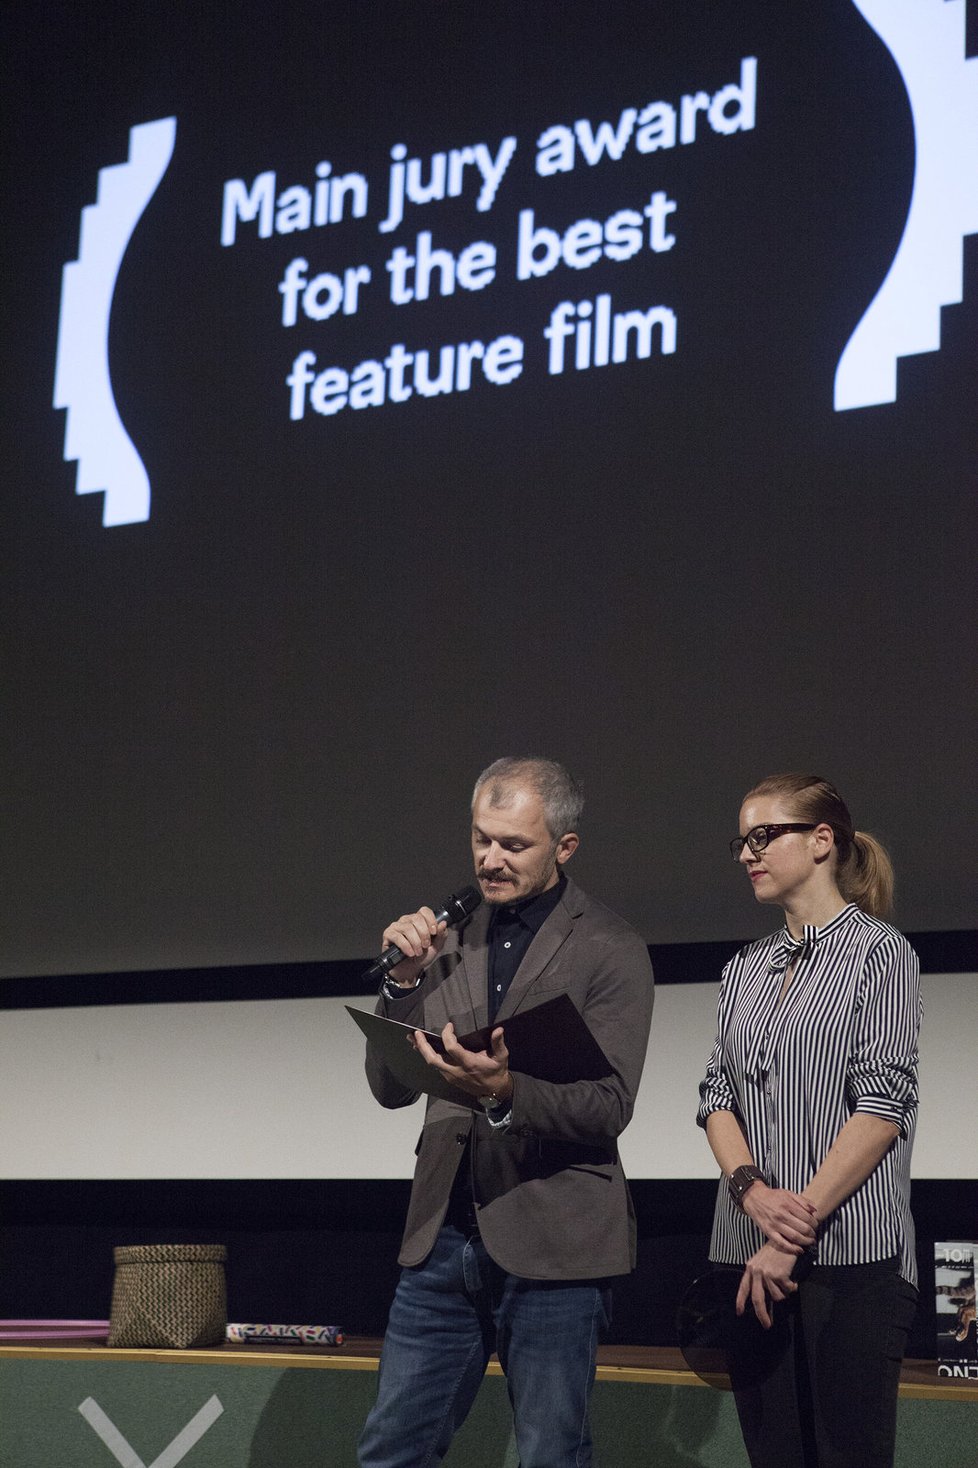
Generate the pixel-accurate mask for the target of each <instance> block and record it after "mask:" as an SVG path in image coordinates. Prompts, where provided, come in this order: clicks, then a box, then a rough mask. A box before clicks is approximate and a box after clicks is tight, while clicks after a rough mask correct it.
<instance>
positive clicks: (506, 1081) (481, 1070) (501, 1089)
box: [398, 944, 513, 1101]
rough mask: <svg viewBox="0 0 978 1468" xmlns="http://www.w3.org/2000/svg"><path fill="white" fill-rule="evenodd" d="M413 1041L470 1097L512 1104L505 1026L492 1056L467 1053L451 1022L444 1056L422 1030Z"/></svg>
mask: <svg viewBox="0 0 978 1468" xmlns="http://www.w3.org/2000/svg"><path fill="white" fill-rule="evenodd" d="M398 947H400V944H398ZM409 1039H410V1041H411V1044H412V1045H413V1046H414V1048H415V1050H417V1052H418V1054H419V1055H420V1056H421V1057H422V1059H424V1060H426V1061H427V1063H428V1064H429V1065H430V1066H432V1067H433V1068H434V1069H435V1070H437V1071H440V1072H441V1074H442V1075H443V1076H444V1077H445V1079H446V1080H447V1081H451V1083H452V1085H453V1086H457V1087H458V1089H459V1090H460V1091H465V1092H466V1093H467V1094H468V1095H469V1096H495V1097H496V1098H497V1100H499V1101H508V1100H509V1098H510V1097H511V1096H512V1094H513V1080H512V1077H511V1076H510V1073H509V1051H508V1050H507V1049H506V1041H505V1038H504V1036H503V1031H502V1027H501V1026H497V1027H496V1029H494V1030H493V1032H492V1051H491V1052H490V1053H489V1054H486V1052H485V1050H466V1049H465V1048H464V1046H462V1045H460V1044H459V1043H458V1039H457V1037H456V1034H455V1026H454V1025H453V1024H451V1023H450V1022H449V1023H448V1024H447V1025H446V1026H445V1028H444V1029H443V1030H442V1032H441V1039H442V1044H443V1045H444V1047H445V1054H444V1055H439V1054H438V1052H437V1051H436V1050H432V1048H431V1046H430V1045H429V1044H428V1041H427V1039H426V1038H425V1036H424V1034H423V1033H422V1031H421V1030H414V1031H412V1033H411V1035H410V1036H409Z"/></svg>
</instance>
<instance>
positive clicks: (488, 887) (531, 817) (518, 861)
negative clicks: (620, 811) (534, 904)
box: [472, 785, 577, 907]
mask: <svg viewBox="0 0 978 1468" xmlns="http://www.w3.org/2000/svg"><path fill="white" fill-rule="evenodd" d="M491 788H492V787H491V786H484V787H483V789H482V790H480V792H479V795H478V798H477V799H476V802H475V805H474V806H473V808H472V855H473V857H474V859H475V874H476V877H477V878H478V881H479V886H480V887H481V889H482V896H483V898H484V899H485V901H486V902H488V903H489V904H490V905H492V906H496V907H498V906H500V905H502V904H504V903H510V902H519V901H520V900H521V899H522V898H524V897H535V896H536V895H537V894H538V893H539V892H546V891H547V889H548V888H550V887H552V886H554V884H555V883H556V881H557V869H558V867H559V866H561V865H562V864H563V863H564V862H565V861H567V859H568V857H570V856H571V855H572V854H573V852H574V851H575V850H576V849H577V836H576V835H574V833H573V832H570V833H568V834H567V835H566V836H562V837H561V838H560V839H559V840H555V839H554V837H553V836H551V834H550V832H549V830H548V829H547V822H546V819H545V817H544V813H543V802H542V801H541V799H540V797H539V795H537V794H536V792H535V791H533V790H529V789H527V788H526V787H525V786H522V785H511V786H507V787H506V789H505V803H504V804H499V805H491V804H490V800H489V794H490V789H491Z"/></svg>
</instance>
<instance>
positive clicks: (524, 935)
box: [489, 872, 567, 1024]
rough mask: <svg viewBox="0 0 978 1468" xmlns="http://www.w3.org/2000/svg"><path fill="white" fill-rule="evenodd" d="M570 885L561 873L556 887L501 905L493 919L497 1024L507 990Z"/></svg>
mask: <svg viewBox="0 0 978 1468" xmlns="http://www.w3.org/2000/svg"><path fill="white" fill-rule="evenodd" d="M566 885H567V878H566V877H565V876H564V874H563V873H562V872H561V873H560V876H559V878H558V880H557V882H556V883H555V885H554V886H553V887H548V888H547V890H546V892H538V893H537V894H536V896H535V897H524V898H523V900H522V901H521V902H513V903H509V904H507V906H505V907H497V908H496V910H495V912H494V913H493V915H492V918H491V919H490V922H489V1023H490V1024H494V1023H495V1019H496V1015H497V1013H498V1011H499V1006H500V1005H501V1004H502V1002H503V1000H504V999H505V997H506V990H507V989H508V988H509V986H510V984H511V983H512V982H513V979H514V978H515V977H516V970H517V969H518V968H519V966H520V964H521V963H522V962H523V959H524V957H525V956H526V950H527V949H528V948H529V946H530V944H531V943H532V942H533V939H534V938H535V937H536V935H537V933H539V931H540V929H541V928H542V927H543V925H544V923H545V922H546V920H547V918H548V917H549V916H550V914H551V913H552V912H553V910H554V908H555V907H556V906H557V903H558V902H559V901H560V898H561V894H562V893H563V890H564V888H565V886H566Z"/></svg>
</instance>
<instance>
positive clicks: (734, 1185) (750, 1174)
mask: <svg viewBox="0 0 978 1468" xmlns="http://www.w3.org/2000/svg"><path fill="white" fill-rule="evenodd" d="M763 1181H764V1174H763V1172H762V1171H761V1169H760V1168H759V1167H755V1166H754V1164H753V1162H745V1163H744V1165H743V1167H736V1168H734V1170H733V1172H732V1173H731V1174H730V1176H729V1177H728V1178H727V1187H728V1188H729V1189H730V1196H731V1198H732V1199H733V1200H734V1202H735V1203H736V1205H737V1207H738V1208H740V1209H743V1206H744V1194H745V1193H746V1192H747V1189H748V1188H749V1187H750V1186H751V1184H752V1183H762V1182H763Z"/></svg>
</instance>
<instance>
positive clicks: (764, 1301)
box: [737, 1188, 798, 1330]
mask: <svg viewBox="0 0 978 1468" xmlns="http://www.w3.org/2000/svg"><path fill="white" fill-rule="evenodd" d="M753 1191H754V1190H753V1188H751V1192H753ZM794 1267H795V1255H794V1254H789V1253H788V1252H787V1251H786V1250H784V1249H779V1248H778V1247H777V1246H776V1245H775V1244H770V1243H769V1244H762V1245H761V1247H760V1248H759V1249H758V1251H757V1253H756V1254H754V1255H752V1257H751V1258H750V1259H748V1261H747V1263H746V1265H745V1266H744V1273H743V1277H742V1279H741V1281H740V1289H739V1290H738V1291H737V1314H738V1315H743V1313H744V1311H745V1309H746V1308H747V1302H748V1300H749V1301H750V1303H751V1305H752V1306H753V1307H754V1314H755V1315H756V1316H757V1318H758V1320H759V1321H760V1322H761V1324H762V1325H763V1327H764V1329H765V1330H770V1329H771V1326H772V1325H773V1324H774V1322H773V1320H772V1319H771V1312H770V1301H772V1300H786V1299H787V1298H788V1296H789V1295H793V1294H794V1292H795V1290H796V1289H797V1288H798V1286H797V1285H796V1284H795V1282H794V1280H793V1279H792V1278H791V1271H792V1270H793V1269H794Z"/></svg>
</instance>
